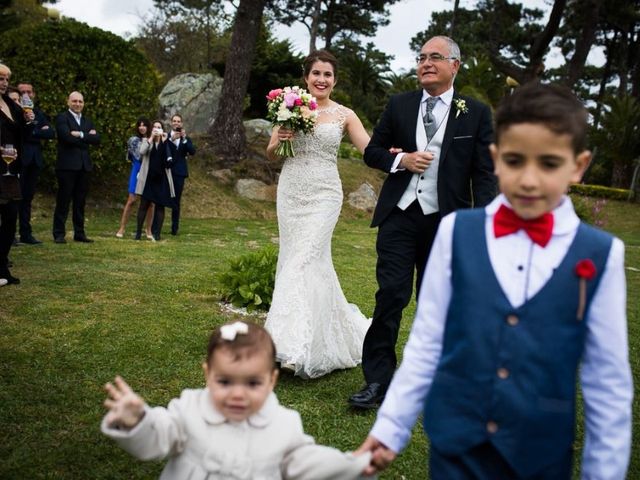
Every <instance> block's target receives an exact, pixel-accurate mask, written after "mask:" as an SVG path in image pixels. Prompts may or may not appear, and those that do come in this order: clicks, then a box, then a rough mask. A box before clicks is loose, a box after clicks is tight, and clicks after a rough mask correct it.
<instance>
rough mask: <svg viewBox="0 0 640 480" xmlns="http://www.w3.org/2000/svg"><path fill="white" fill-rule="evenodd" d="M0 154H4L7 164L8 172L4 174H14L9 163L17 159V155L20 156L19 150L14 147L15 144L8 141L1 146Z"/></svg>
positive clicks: (3, 157) (3, 158)
mask: <svg viewBox="0 0 640 480" xmlns="http://www.w3.org/2000/svg"><path fill="white" fill-rule="evenodd" d="M0 154H1V155H2V160H4V163H6V164H7V173H4V174H3V176H5V177H6V176H12V175H13V174H12V173H11V172H9V165H10V164H11V162H13V161H14V160H15V159H16V157H17V156H18V152H17V151H16V149H15V148H13V145H11V144H10V143H8V144H6V145H3V146H2V147H0Z"/></svg>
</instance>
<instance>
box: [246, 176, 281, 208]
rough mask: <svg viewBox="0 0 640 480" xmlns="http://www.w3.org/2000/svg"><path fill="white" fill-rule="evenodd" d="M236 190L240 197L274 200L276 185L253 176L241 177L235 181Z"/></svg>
mask: <svg viewBox="0 0 640 480" xmlns="http://www.w3.org/2000/svg"><path fill="white" fill-rule="evenodd" d="M236 192H237V193H238V195H240V196H241V197H245V198H249V199H251V200H265V201H269V202H274V201H275V200H276V186H275V185H267V184H266V183H264V182H261V181H260V180H256V179H254V178H241V179H240V180H238V181H237V182H236Z"/></svg>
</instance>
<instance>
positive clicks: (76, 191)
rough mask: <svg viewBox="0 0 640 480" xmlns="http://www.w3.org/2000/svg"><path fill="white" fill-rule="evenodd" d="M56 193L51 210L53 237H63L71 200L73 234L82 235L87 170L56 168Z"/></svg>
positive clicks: (87, 183) (87, 187)
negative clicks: (52, 210)
mask: <svg viewBox="0 0 640 480" xmlns="http://www.w3.org/2000/svg"><path fill="white" fill-rule="evenodd" d="M56 175H57V177H58V193H57V195H56V208H55V210H54V212H53V237H54V238H56V237H59V236H62V237H64V234H65V231H66V230H65V223H66V221H67V216H68V215H69V204H70V203H71V202H72V201H73V211H72V220H73V235H74V237H82V236H84V235H85V232H84V206H85V203H86V201H87V192H88V191H89V172H87V171H85V170H57V171H56Z"/></svg>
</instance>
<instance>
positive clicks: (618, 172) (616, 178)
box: [611, 157, 630, 188]
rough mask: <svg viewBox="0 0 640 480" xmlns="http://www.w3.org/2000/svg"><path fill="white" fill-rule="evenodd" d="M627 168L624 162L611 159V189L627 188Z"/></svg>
mask: <svg viewBox="0 0 640 480" xmlns="http://www.w3.org/2000/svg"><path fill="white" fill-rule="evenodd" d="M629 173H630V172H629V166H628V165H627V163H626V162H625V161H624V160H621V159H619V158H617V157H616V158H614V159H613V171H612V172H611V186H612V187H613V188H629Z"/></svg>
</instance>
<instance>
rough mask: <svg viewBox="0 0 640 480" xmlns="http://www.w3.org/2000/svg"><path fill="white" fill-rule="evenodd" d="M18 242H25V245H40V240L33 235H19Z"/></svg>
mask: <svg viewBox="0 0 640 480" xmlns="http://www.w3.org/2000/svg"><path fill="white" fill-rule="evenodd" d="M20 243H26V244H27V245H40V244H41V243H42V242H41V241H40V240H38V239H37V238H36V237H34V236H29V237H20Z"/></svg>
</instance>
